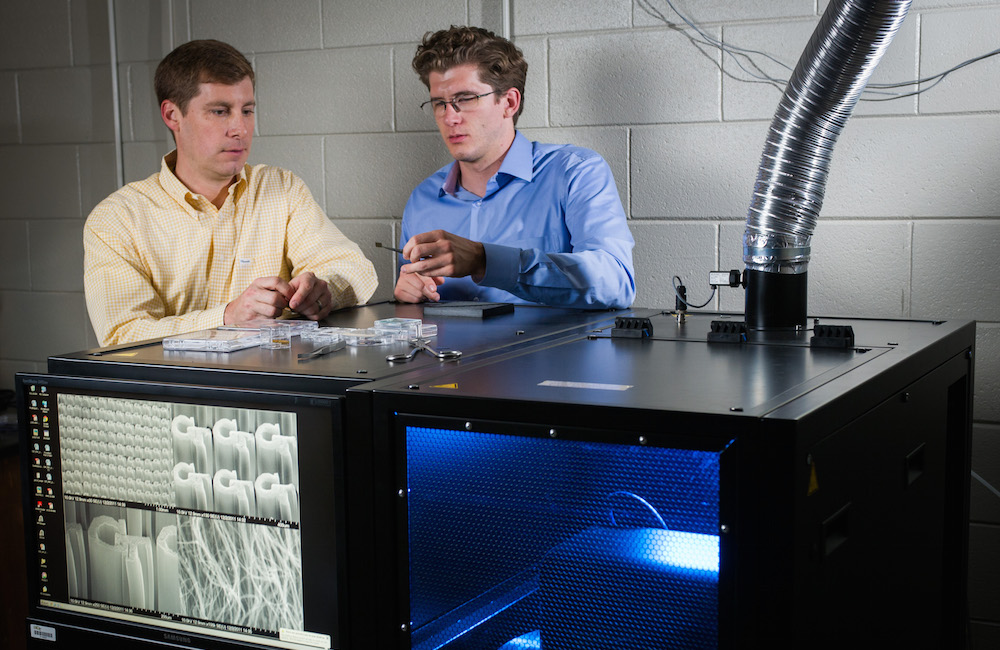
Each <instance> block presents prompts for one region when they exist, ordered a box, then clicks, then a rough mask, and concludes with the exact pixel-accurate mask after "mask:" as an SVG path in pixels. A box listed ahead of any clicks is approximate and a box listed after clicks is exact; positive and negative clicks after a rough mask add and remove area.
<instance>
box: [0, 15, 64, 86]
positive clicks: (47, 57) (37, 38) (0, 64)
mask: <svg viewBox="0 0 1000 650" xmlns="http://www.w3.org/2000/svg"><path fill="white" fill-rule="evenodd" d="M69 20H70V6H69V5H68V4H67V3H65V2H5V3H4V7H3V20H0V69H3V70H26V69H32V68H53V67H58V66H68V65H71V64H72V52H71V51H70V29H69ZM26 26H30V28H26Z"/></svg>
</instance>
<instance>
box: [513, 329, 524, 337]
mask: <svg viewBox="0 0 1000 650" xmlns="http://www.w3.org/2000/svg"><path fill="white" fill-rule="evenodd" d="M514 334H515V335H516V336H521V335H522V334H524V330H517V331H516V332H514Z"/></svg>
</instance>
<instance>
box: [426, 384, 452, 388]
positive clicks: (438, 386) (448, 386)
mask: <svg viewBox="0 0 1000 650" xmlns="http://www.w3.org/2000/svg"><path fill="white" fill-rule="evenodd" d="M431 388H451V389H457V388H458V384H438V385H436V386H431Z"/></svg>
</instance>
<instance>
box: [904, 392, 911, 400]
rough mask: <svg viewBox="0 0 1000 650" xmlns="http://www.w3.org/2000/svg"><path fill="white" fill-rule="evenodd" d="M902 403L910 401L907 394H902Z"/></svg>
mask: <svg viewBox="0 0 1000 650" xmlns="http://www.w3.org/2000/svg"><path fill="white" fill-rule="evenodd" d="M903 401H904V402H909V401H910V394H909V393H903Z"/></svg>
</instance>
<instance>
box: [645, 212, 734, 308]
mask: <svg viewBox="0 0 1000 650" xmlns="http://www.w3.org/2000/svg"><path fill="white" fill-rule="evenodd" d="M629 228H630V229H631V230H632V236H633V237H634V238H635V248H634V249H633V251H632V258H633V263H634V265H635V288H636V297H635V302H634V303H633V304H634V306H636V307H650V308H658V309H673V308H674V287H673V277H674V276H675V275H677V276H680V278H681V280H682V281H683V283H684V285H685V286H686V287H687V288H688V299H689V300H690V301H691V302H693V303H695V304H701V303H703V302H705V300H707V299H708V297H709V295H711V290H710V289H708V272H709V271H712V270H714V269H715V254H714V251H715V249H716V241H717V228H716V226H715V224H711V223H690V222H687V223H683V222H681V223H678V222H652V221H635V220H633V221H629ZM716 304H717V303H716V302H715V300H713V301H712V302H710V303H709V304H708V305H707V306H706V307H705V308H706V309H715V308H716Z"/></svg>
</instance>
